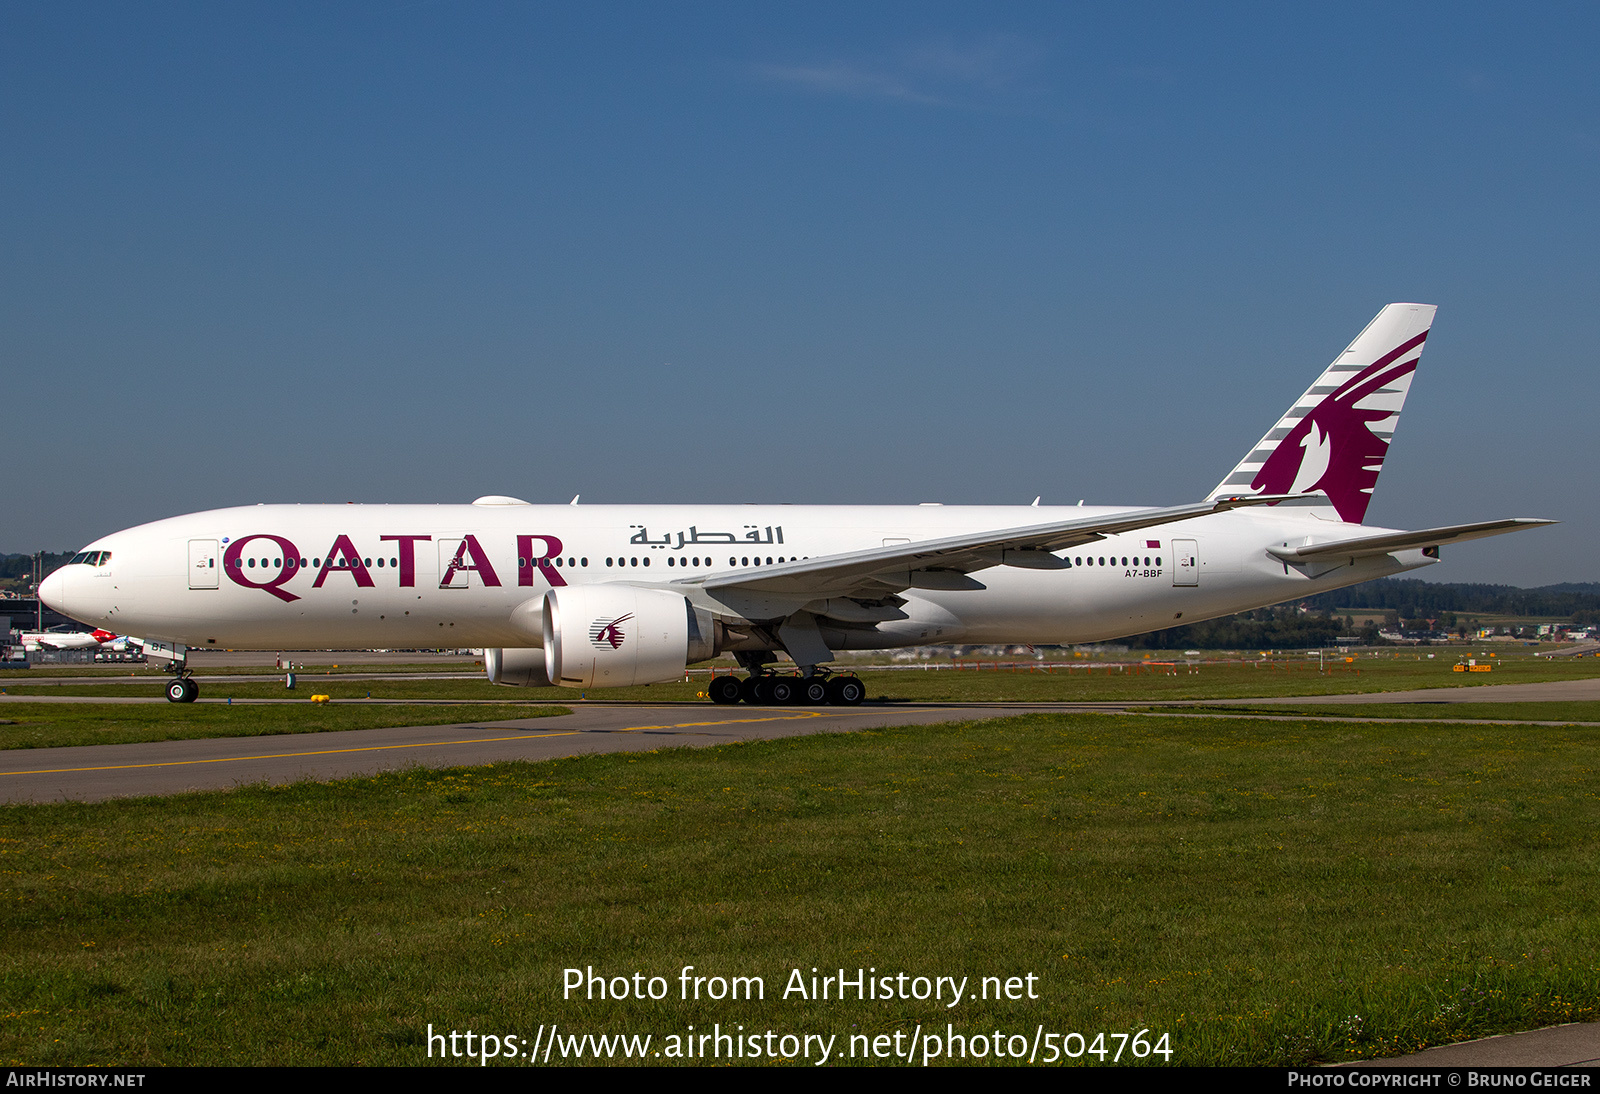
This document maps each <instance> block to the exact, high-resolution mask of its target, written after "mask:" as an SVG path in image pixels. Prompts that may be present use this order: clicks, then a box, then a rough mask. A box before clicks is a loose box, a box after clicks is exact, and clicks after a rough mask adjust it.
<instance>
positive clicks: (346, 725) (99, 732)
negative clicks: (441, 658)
mask: <svg viewBox="0 0 1600 1094" xmlns="http://www.w3.org/2000/svg"><path fill="white" fill-rule="evenodd" d="M566 713H569V712H568V710H567V708H565V707H558V706H552V705H532V704H529V705H523V704H515V703H505V704H484V705H481V706H480V705H474V706H471V707H466V708H463V707H459V706H405V707H392V706H382V707H380V706H367V707H358V706H341V705H339V704H337V703H331V704H321V703H319V704H312V703H309V702H307V703H296V704H293V705H288V704H284V705H278V704H273V705H260V706H248V707H247V706H237V707H233V706H225V705H217V704H211V703H206V704H197V705H194V706H189V705H186V704H167V703H159V704H157V703H149V704H145V703H139V704H134V703H127V704H124V703H107V704H102V703H94V704H87V703H86V704H78V703H7V704H6V705H5V706H3V707H0V748H57V747H61V746H64V745H110V744H131V743H133V742H135V741H180V740H191V739H194V738H200V737H262V736H267V735H269V734H273V733H326V732H331V731H334V730H343V729H381V728H385V727H389V726H432V725H445V724H449V723H454V722H462V721H501V720H504V719H508V718H543V717H546V716H548V715H552V714H566Z"/></svg>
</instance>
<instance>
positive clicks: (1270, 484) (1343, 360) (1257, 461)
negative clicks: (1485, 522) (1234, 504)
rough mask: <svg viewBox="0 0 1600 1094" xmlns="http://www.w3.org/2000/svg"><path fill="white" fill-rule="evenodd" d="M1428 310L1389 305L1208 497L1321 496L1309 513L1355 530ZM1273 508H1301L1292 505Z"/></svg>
mask: <svg viewBox="0 0 1600 1094" xmlns="http://www.w3.org/2000/svg"><path fill="white" fill-rule="evenodd" d="M1435 310H1437V309H1436V308H1435V307H1434V306H1433V305H1432V304H1390V305H1389V306H1388V307H1386V308H1384V309H1383V310H1382V311H1381V312H1379V313H1378V315H1377V317H1376V318H1375V319H1373V320H1372V322H1370V323H1368V324H1367V329H1366V330H1364V331H1362V332H1361V333H1360V334H1358V335H1357V336H1356V340H1355V341H1354V342H1351V343H1350V345H1349V347H1348V348H1347V349H1346V350H1345V351H1344V352H1343V353H1341V354H1339V356H1338V357H1336V358H1334V361H1333V364H1331V365H1329V366H1328V367H1327V369H1326V370H1325V371H1324V372H1323V373H1322V375H1321V376H1319V377H1317V382H1316V383H1314V384H1312V385H1311V387H1310V388H1309V389H1307V391H1306V393H1305V394H1304V395H1302V396H1300V398H1299V399H1297V400H1295V404H1294V406H1292V407H1290V408H1289V411H1288V413H1286V414H1285V415H1284V416H1283V417H1282V418H1280V419H1279V420H1278V424H1277V425H1275V426H1273V427H1272V429H1270V430H1269V431H1268V432H1267V435H1266V436H1265V437H1262V438H1261V440H1260V441H1259V442H1257V444H1256V445H1255V447H1254V448H1252V449H1251V450H1250V454H1249V455H1247V456H1246V457H1245V458H1244V459H1243V460H1241V461H1239V465H1238V466H1237V467H1235V468H1234V469H1233V471H1231V472H1230V473H1229V474H1228V476H1227V478H1225V479H1223V480H1222V481H1221V482H1220V483H1218V484H1217V486H1216V489H1214V490H1213V491H1211V494H1210V498H1211V500H1216V499H1217V498H1225V497H1233V496H1238V495H1246V494H1321V495H1323V497H1322V498H1320V499H1318V498H1313V499H1307V501H1308V502H1309V504H1310V505H1311V507H1312V512H1313V513H1315V514H1316V515H1317V516H1323V517H1326V518H1327V519H1329V520H1342V521H1345V522H1347V523H1350V524H1360V523H1361V521H1362V518H1363V517H1365V516H1366V515H1367V503H1368V502H1370V501H1371V500H1372V489H1373V487H1374V486H1375V485H1377V482H1378V472H1379V471H1381V470H1383V458H1384V456H1385V454H1387V453H1388V451H1389V441H1390V439H1391V438H1392V437H1393V436H1394V428H1395V424H1396V423H1397V422H1398V421H1399V420H1400V409H1401V407H1403V406H1404V405H1405V401H1406V392H1407V391H1409V390H1410V388H1411V377H1412V375H1413V374H1415V372H1416V369H1417V361H1418V360H1419V359H1420V358H1421V356H1422V344H1423V342H1424V341H1425V340H1426V339H1427V337H1428V328H1429V327H1431V326H1432V325H1433V313H1434V311H1435ZM1280 504H1289V505H1293V504H1304V503H1297V502H1294V501H1290V502H1284V503H1280Z"/></svg>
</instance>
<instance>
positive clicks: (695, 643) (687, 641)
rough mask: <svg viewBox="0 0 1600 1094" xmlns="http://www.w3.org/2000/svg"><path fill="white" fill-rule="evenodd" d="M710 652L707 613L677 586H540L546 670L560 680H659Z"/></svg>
mask: <svg viewBox="0 0 1600 1094" xmlns="http://www.w3.org/2000/svg"><path fill="white" fill-rule="evenodd" d="M716 655H717V641H716V624H715V621H714V620H713V619H712V616H711V613H710V612H707V611H702V610H700V609H697V608H696V607H695V606H694V605H693V604H691V603H689V601H688V599H687V598H686V597H684V596H682V595H680V594H678V593H674V592H670V591H668V590H666V589H640V588H635V587H633V586H631V585H568V586H566V587H564V588H559V589H551V590H550V591H549V592H548V593H547V594H545V598H544V657H545V674H546V676H547V677H548V678H549V680H550V681H551V682H553V683H556V684H559V685H561V686H562V687H566V688H624V687H629V686H631V685H634V684H655V683H661V682H664V681H667V680H675V679H678V678H679V677H681V676H682V675H683V670H684V667H685V666H686V665H688V664H689V663H690V662H692V661H705V660H708V659H710V658H712V657H715V656H716Z"/></svg>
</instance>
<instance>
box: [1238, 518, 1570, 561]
mask: <svg viewBox="0 0 1600 1094" xmlns="http://www.w3.org/2000/svg"><path fill="white" fill-rule="evenodd" d="M1559 523H1560V521H1554V520H1536V519H1533V518H1530V517H1512V518H1510V519H1508V520H1486V521H1483V522H1482V523H1480V524H1453V525H1451V526H1450V527H1448V528H1424V529H1422V530H1421V531H1419V532H1389V533H1387V534H1385V535H1381V536H1362V537H1360V538H1359V539H1341V540H1335V541H1334V542H1332V543H1309V544H1306V545H1305V546H1302V547H1268V548H1267V553H1268V554H1269V555H1272V556H1273V557H1274V558H1281V559H1283V560H1284V561H1285V562H1309V561H1312V560H1314V559H1330V558H1364V557H1367V556H1369V555H1386V554H1388V553H1389V552H1391V551H1406V550H1411V549H1414V548H1417V547H1422V548H1428V547H1438V546H1440V545H1442V544H1446V543H1462V542H1465V541H1466V540H1469V539H1483V538H1484V537H1485V536H1499V535H1504V534H1505V533H1507V532H1519V531H1521V530H1522V529H1524V528H1540V527H1543V526H1544V525H1546V524H1559Z"/></svg>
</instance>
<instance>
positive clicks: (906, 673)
mask: <svg viewBox="0 0 1600 1094" xmlns="http://www.w3.org/2000/svg"><path fill="white" fill-rule="evenodd" d="M1413 656H1414V655H1410V654H1407V655H1404V657H1403V658H1371V659H1361V660H1359V661H1357V662H1356V663H1355V664H1349V665H1347V664H1344V663H1343V662H1340V663H1338V664H1330V666H1329V669H1330V671H1328V672H1325V673H1319V672H1318V671H1317V669H1316V664H1315V662H1310V663H1306V662H1292V663H1288V664H1276V665H1275V664H1273V663H1267V664H1259V665H1257V664H1250V663H1246V664H1238V663H1231V664H1230V663H1225V662H1224V663H1216V662H1200V663H1199V664H1198V665H1197V666H1195V667H1193V668H1191V667H1190V666H1187V665H1184V664H1181V663H1180V664H1178V665H1175V666H1171V665H1167V666H1162V665H1145V664H1142V663H1139V662H1127V663H1125V664H1124V665H1122V666H1121V667H1116V668H1108V667H1099V668H1093V669H1090V668H1087V667H1073V668H1071V669H1060V670H1057V671H1055V672H1050V673H1045V672H1028V671H1019V672H1011V671H1009V670H1000V671H994V670H984V671H973V670H970V669H968V670H961V671H956V670H949V669H946V670H942V671H932V670H929V671H922V670H917V669H909V670H894V671H887V670H871V669H864V670H862V671H861V672H860V673H859V675H860V676H861V678H862V679H863V680H864V681H865V682H866V685H867V694H868V695H869V696H870V697H871V698H873V699H882V700H888V701H896V700H902V701H917V702H1057V701H1085V702H1087V701H1112V702H1121V701H1125V700H1137V699H1146V700H1167V699H1232V698H1241V699H1242V698H1254V697H1257V696H1268V695H1338V694H1345V693H1350V692H1376V691H1399V690H1408V689H1412V688H1431V687H1444V688H1448V687H1472V686H1481V685H1485V684H1524V683H1537V682H1544V681H1551V680H1584V679H1589V678H1592V677H1596V676H1600V659H1596V658H1590V659H1587V660H1579V659H1573V660H1570V661H1547V660H1543V659H1538V660H1536V659H1534V658H1531V657H1521V658H1505V659H1503V660H1502V659H1498V658H1497V659H1496V660H1497V661H1499V662H1500V663H1499V664H1497V665H1496V667H1495V670H1494V671H1493V672H1486V673H1458V672H1452V671H1450V667H1451V665H1453V664H1454V663H1455V662H1454V660H1453V659H1450V660H1443V659H1439V660H1434V661H1428V660H1425V659H1422V660H1412V659H1410V658H1411V657H1413ZM708 682H709V677H708V676H705V675H696V676H694V677H693V678H692V679H691V681H690V682H689V683H682V682H677V683H667V684H653V685H650V686H649V687H638V688H613V689H607V690H589V691H587V692H582V693H578V692H574V691H573V690H572V689H569V688H515V689H513V688H505V687H498V686H496V685H494V684H491V683H489V682H488V681H487V680H484V679H476V680H353V681H340V680H339V679H338V677H337V676H332V677H329V676H322V675H318V674H316V673H310V672H307V673H303V674H301V675H300V677H299V687H300V690H301V691H306V690H315V691H320V692H324V693H326V694H329V695H332V696H334V697H335V698H359V697H362V696H365V695H366V694H367V693H368V692H371V694H372V697H373V698H375V699H424V698H438V699H486V700H498V701H501V702H504V701H507V700H508V699H509V698H513V697H514V698H515V699H519V700H521V699H527V700H546V701H555V702H570V701H573V700H574V699H577V698H579V695H580V694H581V695H582V696H583V697H584V698H586V699H588V700H591V701H607V700H611V701H640V700H643V701H691V700H693V699H694V698H695V695H696V693H697V692H699V691H703V690H704V689H705V687H706V684H707V683H708ZM140 685H142V686H144V687H149V686H151V685H150V682H149V681H143V680H141V681H140ZM129 686H130V685H129V684H126V683H108V682H106V681H99V682H93V681H91V682H86V683H82V684H78V683H70V684H61V685H31V686H30V685H27V684H9V683H8V684H6V691H7V692H8V693H9V694H11V695H60V694H63V693H71V694H78V695H103V696H118V695H127V694H129V690H128V688H129ZM200 687H201V693H202V695H205V696H218V697H221V696H227V695H231V696H233V697H234V698H238V699H244V698H283V697H285V696H286V695H288V694H289V693H288V692H287V691H286V690H285V689H284V686H283V683H282V681H281V679H276V678H274V679H263V680H259V681H228V682H207V681H205V680H202V681H201V685H200Z"/></svg>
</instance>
